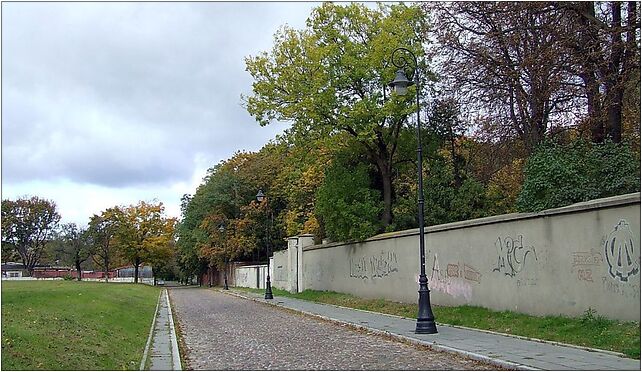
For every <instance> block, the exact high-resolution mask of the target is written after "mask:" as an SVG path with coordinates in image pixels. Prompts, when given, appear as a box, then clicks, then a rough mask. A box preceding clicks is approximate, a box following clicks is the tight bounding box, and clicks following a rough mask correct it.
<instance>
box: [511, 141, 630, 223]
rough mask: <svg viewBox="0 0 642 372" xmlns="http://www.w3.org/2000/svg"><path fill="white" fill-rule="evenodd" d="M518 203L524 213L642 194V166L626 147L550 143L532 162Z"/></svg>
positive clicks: (536, 154) (531, 159)
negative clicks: (637, 193)
mask: <svg viewBox="0 0 642 372" xmlns="http://www.w3.org/2000/svg"><path fill="white" fill-rule="evenodd" d="M524 178H525V179H524V184H523V186H522V190H521V192H520V194H519V197H518V199H517V205H518V208H519V210H520V211H522V212H534V211H540V210H543V209H548V208H556V207H562V206H565V205H569V204H573V203H578V202H582V201H587V200H591V199H595V198H603V197H608V196H614V195H621V194H626V193H631V192H637V191H640V162H639V160H637V159H636V156H635V155H634V154H633V153H632V152H631V149H630V148H629V146H627V145H625V144H614V143H612V142H610V141H606V142H605V143H603V144H591V143H589V142H586V141H584V140H578V141H575V142H573V143H570V144H568V145H560V144H556V143H554V142H551V141H548V142H546V143H543V144H542V145H541V146H540V147H539V148H538V149H537V151H536V152H535V153H534V154H533V155H532V156H531V157H530V158H529V159H528V161H527V162H526V166H525V168H524Z"/></svg>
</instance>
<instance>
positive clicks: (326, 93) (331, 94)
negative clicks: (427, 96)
mask: <svg viewBox="0 0 642 372" xmlns="http://www.w3.org/2000/svg"><path fill="white" fill-rule="evenodd" d="M426 27H427V26H426V23H425V19H424V17H423V16H422V14H421V12H420V10H419V8H417V7H415V6H406V5H391V6H387V5H382V6H380V7H379V9H377V10H373V9H369V8H368V7H366V6H364V5H361V4H350V5H346V6H341V5H335V4H332V3H324V4H323V5H321V6H319V7H318V8H316V9H314V10H313V12H312V15H311V16H310V18H309V19H308V22H307V27H306V28H305V29H303V30H295V29H292V28H289V27H287V26H285V27H283V28H282V29H281V30H280V31H278V32H277V33H276V35H275V42H274V46H273V48H272V50H271V51H270V52H264V53H261V54H259V55H257V56H254V57H248V58H247V59H246V66H247V70H248V71H249V73H250V74H251V75H252V77H253V78H254V83H253V85H252V90H253V94H252V95H250V96H248V97H243V100H244V103H245V106H246V108H247V110H248V112H250V114H252V115H253V116H255V117H256V119H257V121H258V122H259V123H260V124H261V125H268V124H269V123H270V122H271V121H273V120H280V121H290V122H292V128H291V130H290V132H289V133H290V134H291V135H292V137H294V138H296V139H299V140H305V141H307V140H309V139H310V138H322V137H328V136H334V135H336V134H337V133H340V132H343V133H347V134H348V135H349V136H351V137H353V138H354V140H355V141H356V143H358V144H359V146H362V147H363V149H364V151H365V152H366V153H367V156H368V161H369V163H371V164H372V166H373V167H374V169H376V170H377V172H378V173H379V177H377V180H378V181H379V183H378V185H377V188H378V189H379V190H380V192H381V198H382V204H383V208H382V213H381V216H380V218H381V221H382V225H383V226H387V225H389V224H390V223H391V222H392V204H393V197H394V190H393V180H394V177H395V173H394V171H393V169H394V166H395V163H396V162H397V161H399V160H400V159H399V158H398V153H397V146H398V140H399V134H400V132H401V129H402V128H403V127H404V125H405V122H406V118H407V116H408V115H409V113H412V112H414V111H415V109H416V107H413V105H412V102H414V89H413V90H411V94H409V95H407V96H405V97H395V99H390V97H387V96H386V85H387V83H388V82H389V81H391V80H392V79H393V75H394V73H395V69H394V66H392V64H390V63H387V64H386V63H385V62H386V61H387V60H389V58H390V55H391V53H392V51H393V50H394V49H396V48H397V47H399V46H404V47H407V48H409V49H411V50H413V52H414V53H415V54H416V55H417V56H419V57H420V66H419V67H420V69H421V71H424V72H425V71H427V69H426V66H425V64H424V63H423V59H422V58H421V57H422V56H423V48H422V35H423V32H424V31H425V29H426ZM427 77H428V74H427V73H423V74H420V79H421V80H422V84H420V86H422V87H425V86H426V85H425V84H424V83H425V80H426V79H427Z"/></svg>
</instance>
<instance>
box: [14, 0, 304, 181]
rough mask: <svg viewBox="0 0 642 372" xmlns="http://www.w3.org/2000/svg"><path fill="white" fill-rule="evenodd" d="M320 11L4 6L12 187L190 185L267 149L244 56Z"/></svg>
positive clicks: (278, 6) (256, 6)
mask: <svg viewBox="0 0 642 372" xmlns="http://www.w3.org/2000/svg"><path fill="white" fill-rule="evenodd" d="M314 6H315V4H314V3H4V4H3V5H2V7H3V12H2V17H3V19H2V27H3V30H2V57H3V80H2V89H3V100H2V131H3V132H2V182H3V183H12V182H27V181H30V180H41V181H43V180H44V181H47V180H55V179H67V180H70V181H72V182H77V183H89V184H95V185H101V186H108V187H123V186H131V185H139V184H158V185H162V184H165V183H169V182H175V181H177V180H185V179H189V177H190V176H191V175H192V174H193V171H194V169H193V166H194V158H195V157H196V156H201V157H205V158H206V159H209V160H210V161H211V163H212V164H214V163H216V162H218V161H220V160H222V159H225V158H228V157H229V156H231V155H232V153H233V152H234V151H235V150H238V149H248V150H256V149H258V148H260V147H261V146H262V145H263V144H264V143H265V142H266V141H267V140H268V139H270V138H272V137H273V136H274V135H275V134H276V133H278V132H279V131H281V130H282V129H284V128H285V126H284V125H275V126H271V127H268V128H260V127H259V126H258V125H257V124H256V123H255V121H254V119H253V118H252V117H250V116H249V114H247V112H245V110H244V109H243V108H242V107H241V106H240V99H239V96H240V94H241V93H246V94H247V93H249V91H250V89H251V83H252V81H251V77H250V76H249V74H247V72H245V65H244V61H243V58H244V57H245V56H248V55H255V54H257V53H258V52H260V51H262V50H266V49H269V48H270V47H271V44H272V35H273V33H274V31H275V30H276V29H277V27H278V26H280V25H282V24H284V23H289V24H291V25H293V26H295V27H302V26H303V25H304V22H305V19H306V17H307V16H308V15H309V12H310V9H311V8H312V7H314Z"/></svg>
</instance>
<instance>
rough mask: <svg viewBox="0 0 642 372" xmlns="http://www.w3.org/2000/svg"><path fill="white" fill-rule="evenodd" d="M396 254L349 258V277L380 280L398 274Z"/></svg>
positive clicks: (386, 253)
mask: <svg viewBox="0 0 642 372" xmlns="http://www.w3.org/2000/svg"><path fill="white" fill-rule="evenodd" d="M398 271H399V266H398V263H397V254H396V253H395V252H382V253H381V254H379V255H376V256H364V257H360V258H358V259H354V258H352V257H351V258H350V277H351V278H360V279H371V278H382V277H384V276H388V275H390V274H391V273H394V272H398Z"/></svg>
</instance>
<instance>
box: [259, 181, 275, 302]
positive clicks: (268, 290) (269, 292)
mask: <svg viewBox="0 0 642 372" xmlns="http://www.w3.org/2000/svg"><path fill="white" fill-rule="evenodd" d="M264 199H265V195H264V194H263V191H262V190H260V189H259V192H258V193H257V194H256V200H258V202H259V203H261V202H262V201H263V200H264ZM268 208H269V206H268ZM272 220H274V215H273V214H272V210H270V227H271V225H272ZM270 227H268V228H267V229H266V230H267V235H266V238H267V239H266V240H267V244H266V246H265V249H266V251H267V276H266V281H265V299H266V300H271V299H273V298H274V296H272V285H271V284H270Z"/></svg>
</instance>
